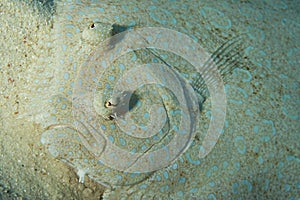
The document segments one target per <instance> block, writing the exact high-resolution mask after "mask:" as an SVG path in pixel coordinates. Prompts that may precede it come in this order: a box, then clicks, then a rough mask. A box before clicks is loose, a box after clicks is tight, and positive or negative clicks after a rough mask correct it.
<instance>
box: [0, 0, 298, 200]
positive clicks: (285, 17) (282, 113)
mask: <svg viewBox="0 0 300 200" xmlns="http://www.w3.org/2000/svg"><path fill="white" fill-rule="evenodd" d="M56 3H57V5H56V13H55V14H54V17H53V21H51V23H50V24H51V25H52V28H51V32H50V35H49V38H43V39H42V41H43V42H44V43H42V42H41V43H42V44H40V45H39V47H43V48H40V51H38V50H37V51H36V53H37V55H36V56H37V58H38V59H37V58H34V59H36V60H35V61H36V63H35V66H33V67H32V71H31V73H29V74H31V76H30V77H29V78H28V79H29V81H28V82H29V84H30V86H31V87H30V90H26V91H23V92H20V96H21V97H22V98H28V99H29V101H28V102H27V104H25V105H21V106H22V107H23V108H24V110H23V113H21V114H23V116H32V119H31V121H33V122H34V123H36V124H39V126H41V127H42V128H41V130H43V131H42V132H41V133H39V136H40V135H42V133H43V132H44V133H45V132H47V134H49V128H47V127H49V126H50V127H51V126H54V125H57V124H62V125H64V124H70V123H71V124H72V123H73V117H72V112H71V109H72V107H71V101H72V90H73V86H74V84H75V83H74V82H75V81H76V76H77V72H78V70H79V68H80V66H82V65H83V64H84V62H85V61H86V59H87V57H88V55H89V54H90V53H91V52H93V51H94V50H95V48H97V42H99V41H95V43H94V42H93V38H94V36H93V35H91V36H90V35H88V36H87V35H85V36H86V37H85V36H84V37H83V34H82V33H83V32H84V31H85V30H86V29H87V28H89V27H90V25H91V24H92V23H93V22H95V21H100V22H103V23H107V24H119V25H122V26H152V27H153V26H157V27H159V26H163V27H167V28H170V29H173V30H177V31H180V32H182V33H185V34H187V35H189V36H190V37H192V38H194V39H195V40H197V41H198V42H199V44H200V45H201V46H203V47H204V48H206V50H207V51H208V52H210V53H213V52H214V51H215V50H216V49H217V48H218V47H220V46H221V45H222V44H223V43H224V42H226V41H227V40H229V39H230V38H232V37H234V36H237V35H242V34H246V35H247V37H246V38H247V39H246V40H247V41H245V42H247V44H249V45H248V47H247V48H246V49H245V56H244V62H243V63H241V66H239V67H238V68H236V69H235V70H233V72H232V73H230V74H227V75H226V77H224V79H226V81H225V91H226V95H227V113H226V114H227V115H226V120H225V126H224V132H223V134H222V135H221V137H220V138H219V140H218V142H217V144H216V146H215V147H214V149H213V151H212V152H210V153H209V154H208V155H207V156H206V157H205V158H202V159H199V158H198V152H199V145H200V144H201V139H202V138H203V135H201V134H200V135H198V137H196V138H195V139H194V141H193V143H192V145H191V146H190V148H189V149H188V151H186V152H185V153H184V154H182V155H181V156H180V157H179V158H178V159H177V160H176V162H174V163H172V164H171V165H170V166H169V167H167V168H164V169H161V170H158V171H156V172H154V173H150V174H143V175H141V176H138V177H131V176H128V175H124V174H122V173H121V172H115V171H106V172H104V173H101V174H99V173H98V172H97V173H96V172H95V170H98V168H97V167H93V166H95V163H94V162H95V161H94V160H93V159H92V158H93V157H92V156H90V155H89V154H88V153H87V152H85V150H84V148H82V149H81V146H80V144H79V143H78V144H77V145H78V146H77V147H78V148H79V149H81V150H82V151H81V152H80V151H78V152H80V153H78V154H76V152H73V155H74V157H71V156H66V155H65V154H64V153H68V152H58V153H57V151H56V150H55V149H60V148H58V147H55V149H54V150H53V149H52V150H51V148H50V149H48V150H49V151H50V153H51V154H53V155H54V156H57V157H58V159H60V160H63V161H66V162H67V163H68V164H70V165H71V166H73V168H74V169H78V168H80V167H82V165H84V167H85V168H86V167H88V166H90V169H89V170H90V171H88V172H87V173H88V175H89V176H90V177H91V178H92V179H93V180H95V181H96V182H98V183H102V184H103V185H106V184H105V182H109V181H112V183H113V184H116V185H121V186H118V187H113V190H110V189H107V190H106V192H105V193H104V195H103V199H276V198H279V199H298V198H299V197H300V196H299V194H300V172H299V171H300V144H299V143H300V138H299V134H300V133H299V130H300V127H299V114H300V113H299V110H300V91H299V75H300V73H299V64H300V63H299V58H300V53H299V52H300V51H299V48H300V44H299V41H300V40H299V32H300V24H299V20H300V19H299V15H297V10H299V9H300V8H299V5H297V4H296V1H295V2H293V1H290V2H288V3H284V2H283V1H257V2H255V3H254V2H252V3H251V2H247V1H235V0H232V1H226V2H225V1H224V2H215V1H200V2H197V3H191V2H189V1H186V2H184V1H181V2H180V3H178V2H176V1H171V0H170V1H165V2H159V1H152V2H151V3H150V2H149V3H146V1H145V3H138V2H133V1H131V2H130V3H125V2H124V5H122V3H118V4H117V3H105V2H102V3H90V2H88V1H82V2H80V1H74V2H68V3H63V2H56ZM297 6H298V7H297ZM52 23H53V24H52ZM45 26H49V25H45ZM108 27H109V26H108ZM108 29H109V28H108ZM37 31H38V30H37ZM100 33H102V32H100ZM40 37H42V36H40ZM45 51H47V54H48V55H50V57H43V52H45ZM130 56H132V55H129V57H130ZM144 59H146V60H147V58H144ZM124 60H126V59H125V58H124ZM4 62H6V60H4ZM120 62H122V60H121V61H120ZM124 62H125V61H124ZM2 65H3V66H4V65H5V66H6V65H7V63H1V66H0V67H1V68H2ZM39 66H40V67H42V70H41V68H39ZM33 69H35V70H37V69H40V70H41V72H40V73H38V72H37V71H33ZM3 74H4V73H3ZM3 74H1V79H2V77H5V76H4V75H3ZM5 78H6V80H8V79H7V77H5ZM1 81H4V79H3V80H1ZM8 81H10V82H11V81H12V80H8ZM4 83H5V82H4ZM2 87H3V86H1V90H0V91H3V93H4V91H5V90H4V88H2ZM21 88H22V87H21ZM24 88H26V87H25V86H24ZM20 90H21V89H20ZM1 101H2V102H5V100H1ZM25 102H26V101H25ZM210 111H211V108H210V103H209V99H208V100H206V101H205V102H204V105H203V110H202V112H201V114H200V121H201V122H202V123H200V122H199V123H200V125H201V126H200V127H199V132H205V130H206V129H207V126H208V124H209V118H210ZM0 114H1V117H2V118H1V121H2V120H3V119H4V116H5V115H4V114H2V113H0ZM22 118H23V119H24V117H21V119H22ZM25 118H26V117H25ZM60 128H62V130H64V134H65V135H62V138H63V139H62V140H63V141H65V143H64V144H65V145H66V146H68V142H69V141H72V142H74V141H77V138H76V136H74V130H72V129H66V128H65V127H64V126H62V127H60ZM46 129H47V130H46ZM51 130H53V129H50V131H51ZM51 134H58V133H57V132H54V133H53V132H50V135H51ZM47 137H48V136H47ZM47 137H46V138H47ZM1 139H2V138H1ZM47 141H48V142H49V141H50V143H51V142H53V141H51V139H49V140H47ZM42 142H43V141H42ZM119 142H120V143H122V141H119ZM44 143H47V142H45V141H44ZM50 146H51V145H50ZM61 149H63V148H61ZM61 149H60V150H61ZM48 150H46V151H48ZM82 152H83V153H82ZM73 155H72V156H73ZM76 159H78V160H79V162H77V161H76ZM84 159H86V161H85V162H81V161H82V160H84ZM74 160H75V161H74ZM80 160H81V161H80ZM79 166H80V167H79ZM89 173H90V174H89ZM124 179H125V181H124ZM126 181H129V182H130V183H133V185H130V186H122V185H126V184H124V183H126ZM41 198H42V197H41Z"/></svg>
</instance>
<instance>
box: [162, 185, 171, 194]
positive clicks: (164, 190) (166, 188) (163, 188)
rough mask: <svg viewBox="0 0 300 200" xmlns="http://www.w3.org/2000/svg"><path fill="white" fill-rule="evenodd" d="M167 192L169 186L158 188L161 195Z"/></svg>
mask: <svg viewBox="0 0 300 200" xmlns="http://www.w3.org/2000/svg"><path fill="white" fill-rule="evenodd" d="M168 190H169V186H168V185H165V186H162V187H161V188H160V191H161V192H162V193H163V192H167V191H168Z"/></svg>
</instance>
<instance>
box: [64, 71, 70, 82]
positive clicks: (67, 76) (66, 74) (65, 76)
mask: <svg viewBox="0 0 300 200" xmlns="http://www.w3.org/2000/svg"><path fill="white" fill-rule="evenodd" d="M69 77H70V74H69V73H68V72H66V73H65V74H64V79H65V80H68V79H69Z"/></svg>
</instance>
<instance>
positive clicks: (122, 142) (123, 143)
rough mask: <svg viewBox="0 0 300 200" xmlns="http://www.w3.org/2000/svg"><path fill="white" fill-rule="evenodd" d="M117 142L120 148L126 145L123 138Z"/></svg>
mask: <svg viewBox="0 0 300 200" xmlns="http://www.w3.org/2000/svg"><path fill="white" fill-rule="evenodd" d="M119 141H120V144H121V145H122V146H125V145H126V140H125V139H124V138H120V139H119Z"/></svg>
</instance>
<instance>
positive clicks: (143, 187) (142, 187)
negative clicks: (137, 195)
mask: <svg viewBox="0 0 300 200" xmlns="http://www.w3.org/2000/svg"><path fill="white" fill-rule="evenodd" d="M147 187H148V185H146V184H142V185H141V186H140V189H146V188H147Z"/></svg>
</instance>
